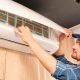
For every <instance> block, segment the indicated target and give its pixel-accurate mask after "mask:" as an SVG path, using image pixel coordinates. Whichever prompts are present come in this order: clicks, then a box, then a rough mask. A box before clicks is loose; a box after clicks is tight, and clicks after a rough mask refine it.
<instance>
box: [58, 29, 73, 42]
mask: <svg viewBox="0 0 80 80" xmlns="http://www.w3.org/2000/svg"><path fill="white" fill-rule="evenodd" d="M64 30H65V31H66V33H68V34H67V35H66V34H64V33H60V34H59V41H60V42H62V41H63V40H64V39H65V38H66V37H69V36H72V31H70V30H69V29H67V28H64Z"/></svg>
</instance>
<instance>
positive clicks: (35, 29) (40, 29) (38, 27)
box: [34, 25, 42, 35]
mask: <svg viewBox="0 0 80 80" xmlns="http://www.w3.org/2000/svg"><path fill="white" fill-rule="evenodd" d="M34 32H35V33H36V34H38V35H42V28H41V27H40V26H35V25H34Z"/></svg>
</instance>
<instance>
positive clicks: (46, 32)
mask: <svg viewBox="0 0 80 80" xmlns="http://www.w3.org/2000/svg"><path fill="white" fill-rule="evenodd" d="M43 36H44V37H47V38H48V31H46V30H43Z"/></svg>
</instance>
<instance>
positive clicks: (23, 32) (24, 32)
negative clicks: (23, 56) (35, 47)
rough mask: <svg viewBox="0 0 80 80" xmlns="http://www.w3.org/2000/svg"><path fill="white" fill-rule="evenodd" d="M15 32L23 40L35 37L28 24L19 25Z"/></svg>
mask: <svg viewBox="0 0 80 80" xmlns="http://www.w3.org/2000/svg"><path fill="white" fill-rule="evenodd" d="M15 32H16V34H17V35H18V36H19V37H20V38H21V39H22V40H23V41H28V40H31V39H33V36H32V33H31V31H30V29H29V28H28V27H27V26H18V27H17V28H16V29H15Z"/></svg>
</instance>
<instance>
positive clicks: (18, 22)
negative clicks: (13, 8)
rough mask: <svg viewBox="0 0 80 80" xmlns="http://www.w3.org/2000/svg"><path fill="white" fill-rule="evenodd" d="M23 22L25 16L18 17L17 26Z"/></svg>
mask: <svg viewBox="0 0 80 80" xmlns="http://www.w3.org/2000/svg"><path fill="white" fill-rule="evenodd" d="M22 24H23V18H21V17H17V25H16V26H21V25H22Z"/></svg>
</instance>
